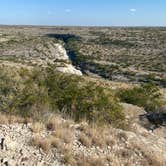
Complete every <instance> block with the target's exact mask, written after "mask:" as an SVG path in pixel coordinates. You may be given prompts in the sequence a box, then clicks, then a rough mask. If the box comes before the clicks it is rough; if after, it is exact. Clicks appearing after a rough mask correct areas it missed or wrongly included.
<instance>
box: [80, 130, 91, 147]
mask: <svg viewBox="0 0 166 166" xmlns="http://www.w3.org/2000/svg"><path fill="white" fill-rule="evenodd" d="M79 141H80V142H81V144H82V145H84V146H86V147H88V148H89V147H91V145H92V139H91V138H90V137H88V136H87V135H85V134H84V133H81V134H80V136H79Z"/></svg>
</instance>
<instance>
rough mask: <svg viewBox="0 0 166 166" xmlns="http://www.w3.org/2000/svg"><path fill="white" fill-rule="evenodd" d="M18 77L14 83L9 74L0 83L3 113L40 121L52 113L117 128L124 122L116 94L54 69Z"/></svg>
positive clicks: (25, 73)
mask: <svg viewBox="0 0 166 166" xmlns="http://www.w3.org/2000/svg"><path fill="white" fill-rule="evenodd" d="M18 77H19V80H13V78H12V77H10V74H9V73H6V74H5V75H4V78H3V79H2V80H1V84H2V85H3V86H1V93H2V95H1V98H2V99H1V100H2V106H3V105H4V107H3V108H2V109H1V110H3V111H4V112H10V113H11V114H14V113H17V114H20V115H22V116H23V117H34V118H36V119H38V118H39V117H40V114H42V113H43V112H44V111H49V110H50V111H53V112H59V113H61V114H63V115H66V116H70V117H72V118H74V119H75V120H76V121H79V120H81V119H83V118H86V119H87V120H88V121H89V122H96V123H109V124H114V125H117V126H118V125H121V122H122V121H123V113H122V111H121V107H120V105H119V103H118V99H117V98H116V97H115V95H114V94H113V92H111V90H109V89H108V90H106V89H105V88H103V87H100V86H97V85H95V83H92V82H89V83H86V82H85V81H84V80H83V79H81V78H79V77H78V76H68V75H64V74H60V73H57V72H55V71H54V70H53V68H48V69H47V70H43V69H39V70H34V71H32V72H31V71H25V70H23V71H21V74H20V75H19V76H18ZM23 78H24V80H22V79H23ZM78 80H79V81H78ZM5 102H6V103H5ZM9 102H10V104H9ZM5 106H6V107H5ZM50 125H51V124H50ZM48 127H49V128H51V126H48Z"/></svg>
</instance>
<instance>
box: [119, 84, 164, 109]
mask: <svg viewBox="0 0 166 166" xmlns="http://www.w3.org/2000/svg"><path fill="white" fill-rule="evenodd" d="M118 96H119V97H120V99H121V101H122V102H126V103H130V104H134V105H138V106H140V107H144V108H145V110H146V111H148V112H149V111H153V112H155V111H159V110H160V108H161V106H162V95H161V94H160V92H159V88H158V87H157V86H155V85H154V84H153V83H148V84H142V85H141V86H139V87H134V88H132V89H124V90H120V92H118Z"/></svg>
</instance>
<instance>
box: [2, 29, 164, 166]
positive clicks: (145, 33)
mask: <svg viewBox="0 0 166 166" xmlns="http://www.w3.org/2000/svg"><path fill="white" fill-rule="evenodd" d="M156 112H157V113H160V114H162V115H163V117H164V115H165V113H166V28H159V27H158V28H157V27H156V28H148V27H146V28H143V27H142V28H141V27H140V28H122V27H114V28H111V27H38V26H36V27H35V26H0V162H1V164H0V165H2V166H3V165H4V166H22V165H25V166H56V165H57V166H61V165H64V166H65V165H71V166H102V165H103V166H130V165H131V166H133V165H134V166H150V165H152V166H165V165H166V128H165V125H166V122H164V120H163V122H162V123H159V122H154V123H153V122H152V121H149V120H148V119H146V120H145V121H144V120H142V119H140V118H139V117H140V115H143V114H147V113H148V114H153V113H156ZM159 118H160V117H159ZM163 119H164V118H163ZM165 121H166V119H165Z"/></svg>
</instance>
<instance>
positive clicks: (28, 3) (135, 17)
mask: <svg viewBox="0 0 166 166" xmlns="http://www.w3.org/2000/svg"><path fill="white" fill-rule="evenodd" d="M0 24H4V25H59V26H61V25H66V26H166V0H0Z"/></svg>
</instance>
